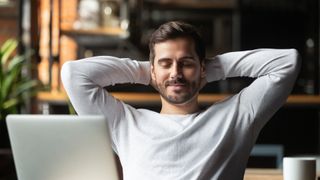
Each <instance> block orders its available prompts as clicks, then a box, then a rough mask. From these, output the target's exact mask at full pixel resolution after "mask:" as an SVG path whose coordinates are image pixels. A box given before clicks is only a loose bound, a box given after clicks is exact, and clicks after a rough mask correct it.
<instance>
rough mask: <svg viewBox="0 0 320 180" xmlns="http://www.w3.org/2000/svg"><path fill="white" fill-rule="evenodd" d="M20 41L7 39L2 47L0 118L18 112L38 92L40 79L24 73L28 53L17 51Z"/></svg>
mask: <svg viewBox="0 0 320 180" xmlns="http://www.w3.org/2000/svg"><path fill="white" fill-rule="evenodd" d="M17 46H18V42H17V41H16V40H14V39H9V40H7V41H6V42H5V43H4V44H3V45H2V46H1V49H0V62H1V64H0V120H4V119H5V117H6V115H8V114H16V113H18V112H19V108H20V107H21V106H24V105H25V102H27V99H28V98H30V97H31V96H34V95H35V94H36V90H37V86H38V84H39V83H38V81H37V80H32V79H30V78H29V77H27V76H23V75H22V71H23V70H24V69H25V68H28V67H27V65H28V63H26V60H27V57H28V55H19V54H17V53H15V51H16V49H17Z"/></svg>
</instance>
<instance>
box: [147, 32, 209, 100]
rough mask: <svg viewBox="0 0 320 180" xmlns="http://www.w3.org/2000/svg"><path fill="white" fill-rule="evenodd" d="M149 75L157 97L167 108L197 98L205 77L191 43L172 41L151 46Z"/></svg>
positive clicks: (183, 39)
mask: <svg viewBox="0 0 320 180" xmlns="http://www.w3.org/2000/svg"><path fill="white" fill-rule="evenodd" d="M154 53H155V58H154V63H153V64H152V65H151V75H152V79H153V81H154V82H155V86H156V88H157V89H158V91H159V93H160V94H161V96H162V97H163V98H164V99H165V100H166V101H168V102H169V103H171V104H185V103H188V102H190V100H192V99H193V98H195V97H196V95H198V92H199V90H200V83H201V80H202V78H204V77H205V72H204V66H203V65H201V64H200V60H199V57H198V55H197V53H196V51H195V47H194V43H193V41H192V40H191V39H189V38H176V39H172V40H167V41H164V42H161V43H157V44H155V46H154Z"/></svg>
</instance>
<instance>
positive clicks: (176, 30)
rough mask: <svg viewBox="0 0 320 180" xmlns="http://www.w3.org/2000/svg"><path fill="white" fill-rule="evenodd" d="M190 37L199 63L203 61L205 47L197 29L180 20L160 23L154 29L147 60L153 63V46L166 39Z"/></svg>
mask: <svg viewBox="0 0 320 180" xmlns="http://www.w3.org/2000/svg"><path fill="white" fill-rule="evenodd" d="M181 37H182V38H191V39H192V40H193V42H194V46H195V50H196V53H197V55H198V57H199V60H200V63H201V62H203V61H204V59H205V56H206V49H205V46H204V43H203V40H202V37H201V35H200V33H199V31H198V30H197V29H196V28H195V27H194V26H192V25H191V24H188V23H185V22H182V21H170V22H167V23H165V24H162V25H161V26H160V27H159V28H158V29H157V30H155V31H154V32H153V33H152V35H151V37H150V41H149V50H150V54H149V60H150V62H151V63H152V64H153V62H154V58H155V52H154V46H155V44H157V43H161V42H164V41H167V40H171V39H176V38H181Z"/></svg>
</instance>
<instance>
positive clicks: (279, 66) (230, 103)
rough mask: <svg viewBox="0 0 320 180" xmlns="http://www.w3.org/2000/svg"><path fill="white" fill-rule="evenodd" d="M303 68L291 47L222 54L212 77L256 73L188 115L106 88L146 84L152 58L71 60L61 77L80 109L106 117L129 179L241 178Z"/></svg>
mask: <svg viewBox="0 0 320 180" xmlns="http://www.w3.org/2000/svg"><path fill="white" fill-rule="evenodd" d="M298 71H299V61H298V53H297V51H296V50H294V49H284V50H275V49H257V50H251V51H241V52H231V53H226V54H222V55H218V56H216V57H214V58H212V59H211V60H210V61H209V62H208V63H207V64H206V72H207V81H208V82H212V81H217V80H222V79H225V78H228V77H244V76H245V77H253V78H256V79H255V80H254V81H253V82H252V83H251V84H250V85H249V86H248V87H246V88H244V89H243V90H242V91H241V92H239V93H238V94H235V95H233V96H230V97H229V98H227V99H225V100H222V101H220V102H217V103H214V104H213V105H211V106H210V107H208V109H206V110H204V111H201V112H197V113H194V114H187V115H168V114H159V113H158V112H154V111H151V110H147V109H136V108H134V107H132V106H130V105H128V104H125V103H123V102H122V101H120V100H117V99H115V98H114V97H113V96H112V95H111V94H110V93H108V92H107V91H106V90H105V89H104V88H103V87H105V86H109V85H114V84H118V83H140V84H145V85H147V84H149V82H150V64H149V62H139V61H135V60H131V59H120V58H116V57H110V56H100V57H93V58H87V59H83V60H78V61H72V62H67V63H65V64H64V66H63V68H62V81H63V84H64V87H65V89H66V91H67V94H68V96H69V97H70V100H71V102H72V104H73V106H74V108H75V109H76V111H77V113H78V114H79V115H84V114H103V115H104V116H106V117H107V120H108V124H109V128H110V132H111V138H112V143H113V144H112V145H113V149H114V150H115V152H116V153H117V154H118V155H119V158H120V161H121V164H122V167H123V176H124V179H125V180H150V179H152V180H198V179H201V180H207V179H222V180H229V179H230V180H235V179H242V178H243V175H244V171H245V168H246V163H247V160H248V157H249V154H250V151H251V148H252V147H253V145H254V143H255V141H256V139H257V136H258V134H259V132H260V130H261V128H262V127H263V126H264V125H265V123H266V122H267V121H268V120H269V119H270V117H271V116H272V115H273V114H274V113H275V112H276V111H277V110H278V109H279V108H280V107H281V106H282V104H283V103H284V102H285V100H286V98H287V96H288V95H289V93H290V91H291V89H292V86H293V84H294V82H295V79H296V76H297V74H298Z"/></svg>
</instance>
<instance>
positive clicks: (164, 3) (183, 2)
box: [144, 0, 237, 9]
mask: <svg viewBox="0 0 320 180" xmlns="http://www.w3.org/2000/svg"><path fill="white" fill-rule="evenodd" d="M144 3H145V4H152V5H154V6H157V7H163V8H192V9H234V8H235V7H236V5H237V3H236V1H235V0H216V1H210V0H204V1H201V3H199V1H197V0H175V1H170V0H157V1H154V0H148V1H145V2H144Z"/></svg>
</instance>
